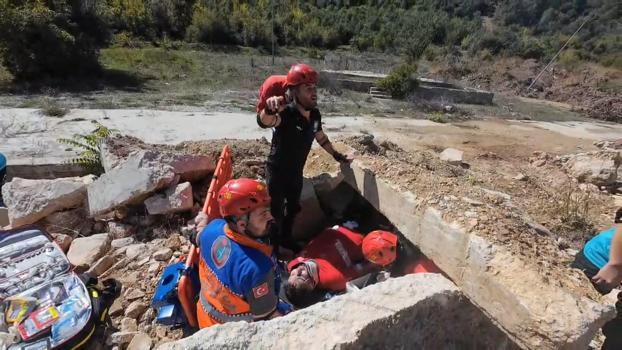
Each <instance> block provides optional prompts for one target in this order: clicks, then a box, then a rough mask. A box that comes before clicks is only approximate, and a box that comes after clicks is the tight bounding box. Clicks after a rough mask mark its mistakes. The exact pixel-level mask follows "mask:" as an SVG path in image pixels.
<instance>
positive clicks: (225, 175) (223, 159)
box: [177, 145, 233, 327]
mask: <svg viewBox="0 0 622 350" xmlns="http://www.w3.org/2000/svg"><path fill="white" fill-rule="evenodd" d="M232 174H233V164H232V163H231V153H230V151H229V146H227V145H225V146H224V147H223V148H222V153H221V154H220V158H218V163H217V164H216V170H214V174H213V175H212V182H211V183H210V186H209V189H208V191H207V196H206V197H205V204H204V205H203V212H204V213H205V214H206V215H207V222H210V221H212V220H214V219H217V218H219V217H220V210H219V208H218V203H217V199H218V191H219V190H220V188H221V187H222V186H223V185H224V184H225V183H226V182H227V181H229V180H230V179H231V176H232ZM199 254H200V252H199V248H198V247H195V246H194V245H192V246H190V250H189V252H188V257H187V258H186V271H189V270H190V268H192V267H193V266H196V265H197V264H198V262H199V256H200V255H199ZM177 288H178V297H179V302H180V304H181V307H182V308H183V310H184V314H185V315H186V319H187V320H188V324H189V325H190V326H191V327H198V322H197V310H196V295H195V293H194V288H193V286H192V280H191V278H190V276H188V275H183V276H181V278H180V279H179V285H178V287H177Z"/></svg>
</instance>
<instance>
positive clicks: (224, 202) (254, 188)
mask: <svg viewBox="0 0 622 350" xmlns="http://www.w3.org/2000/svg"><path fill="white" fill-rule="evenodd" d="M267 205H270V196H269V195H268V190H267V188H266V184H264V183H263V182H260V181H257V180H253V179H235V180H229V181H228V182H227V183H226V184H224V185H223V186H222V188H221V189H220V191H219V192H218V206H219V207H220V215H222V216H223V217H226V216H242V215H245V214H248V213H249V212H251V211H252V210H253V209H256V208H259V207H263V206H267Z"/></svg>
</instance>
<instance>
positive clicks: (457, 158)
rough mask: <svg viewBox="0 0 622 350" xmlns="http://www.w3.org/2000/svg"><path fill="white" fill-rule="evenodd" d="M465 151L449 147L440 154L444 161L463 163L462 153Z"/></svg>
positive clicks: (456, 163)
mask: <svg viewBox="0 0 622 350" xmlns="http://www.w3.org/2000/svg"><path fill="white" fill-rule="evenodd" d="M463 154H464V152H462V151H460V150H457V149H455V148H447V149H445V150H444V151H443V152H441V154H440V155H439V157H440V159H441V160H442V161H445V162H448V163H449V164H453V165H460V164H462V155H463Z"/></svg>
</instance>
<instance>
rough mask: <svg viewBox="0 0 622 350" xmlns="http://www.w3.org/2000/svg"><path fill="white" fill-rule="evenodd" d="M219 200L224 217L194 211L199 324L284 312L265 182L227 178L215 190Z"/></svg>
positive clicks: (285, 308) (202, 325)
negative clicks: (217, 217)
mask: <svg viewBox="0 0 622 350" xmlns="http://www.w3.org/2000/svg"><path fill="white" fill-rule="evenodd" d="M218 205H219V207H220V212H221V215H222V217H223V218H224V219H215V220H212V221H211V222H210V223H207V222H206V219H205V216H199V217H197V218H198V223H197V229H198V230H200V231H198V232H199V233H198V234H197V237H196V238H194V241H195V242H196V243H197V246H198V247H199V248H201V249H200V251H201V255H200V260H199V278H200V282H201V292H200V295H199V301H198V303H197V318H198V322H199V327H200V328H205V327H209V326H212V325H215V324H220V323H225V322H230V321H248V322H251V321H257V320H265V319H271V318H274V317H277V316H281V315H283V314H285V313H287V312H288V311H290V309H291V307H289V305H287V304H285V303H282V302H280V301H279V298H278V295H279V289H280V284H281V280H280V273H279V268H278V265H277V264H276V262H275V261H276V260H275V256H274V254H273V251H272V246H271V245H270V244H269V242H268V235H269V233H270V232H271V226H272V225H273V222H274V219H273V217H272V215H271V214H270V197H269V196H268V191H267V188H266V185H265V184H264V183H262V182H260V181H257V180H253V179H244V178H241V179H236V180H230V181H228V182H227V183H226V184H225V185H224V186H223V187H222V188H221V189H220V191H219V193H218Z"/></svg>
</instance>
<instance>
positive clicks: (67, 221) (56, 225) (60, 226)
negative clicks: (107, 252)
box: [41, 196, 93, 236]
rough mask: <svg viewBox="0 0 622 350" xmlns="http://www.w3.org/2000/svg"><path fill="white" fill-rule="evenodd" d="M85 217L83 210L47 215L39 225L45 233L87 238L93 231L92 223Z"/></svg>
mask: <svg viewBox="0 0 622 350" xmlns="http://www.w3.org/2000/svg"><path fill="white" fill-rule="evenodd" d="M85 197H86V196H85ZM87 216H88V215H87V213H86V211H85V210H84V208H78V209H73V210H65V211H59V212H56V213H52V214H50V215H48V216H47V217H46V218H45V219H44V220H43V221H42V222H41V224H42V225H43V227H44V228H45V230H46V231H47V232H54V233H64V234H66V235H71V236H73V235H76V234H77V233H79V234H81V235H83V236H88V235H90V234H91V231H92V229H93V221H92V220H89V219H88V218H87Z"/></svg>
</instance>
